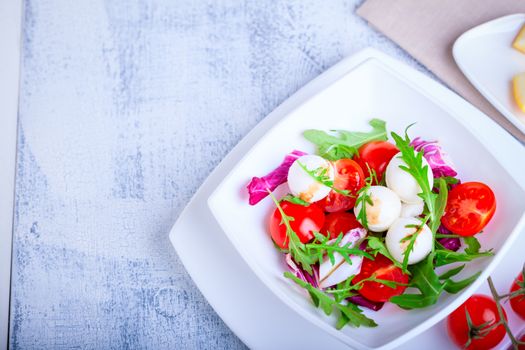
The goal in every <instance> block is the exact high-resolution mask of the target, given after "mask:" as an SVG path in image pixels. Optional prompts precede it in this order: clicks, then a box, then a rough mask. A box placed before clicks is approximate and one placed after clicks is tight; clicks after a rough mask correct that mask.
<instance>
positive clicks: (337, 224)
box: [321, 211, 362, 238]
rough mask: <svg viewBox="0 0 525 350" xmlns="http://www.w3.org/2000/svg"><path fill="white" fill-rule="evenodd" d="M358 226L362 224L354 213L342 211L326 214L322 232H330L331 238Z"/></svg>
mask: <svg viewBox="0 0 525 350" xmlns="http://www.w3.org/2000/svg"><path fill="white" fill-rule="evenodd" d="M358 227H362V226H361V224H360V223H359V221H357V219H356V218H355V215H354V214H351V213H347V212H345V211H341V212H337V213H329V214H328V215H326V220H325V222H324V226H323V228H322V229H321V232H322V233H323V234H325V235H326V234H328V233H329V234H330V238H337V236H339V234H341V233H343V234H345V233H347V232H348V231H350V230H352V229H354V228H358Z"/></svg>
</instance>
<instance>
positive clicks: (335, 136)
mask: <svg viewBox="0 0 525 350" xmlns="http://www.w3.org/2000/svg"><path fill="white" fill-rule="evenodd" d="M369 124H370V126H371V130H370V131H369V132H352V131H344V130H337V131H331V132H326V131H322V130H306V131H305V132H304V134H303V136H304V137H305V138H306V139H307V140H308V141H310V142H311V143H313V144H314V145H315V146H316V148H317V152H316V153H315V154H307V153H306V152H302V151H299V150H294V151H292V152H291V153H289V154H287V155H286V156H285V157H284V160H283V161H282V162H281V164H280V165H279V166H278V167H277V168H275V169H274V170H272V171H269V173H268V174H266V175H264V176H261V177H253V178H252V180H251V181H250V182H249V184H248V186H247V189H248V193H249V203H250V204H251V205H257V203H259V202H260V201H262V200H271V201H273V203H274V209H273V210H272V211H271V212H270V215H269V217H268V218H267V220H268V229H267V231H268V237H269V239H272V240H273V243H274V245H275V248H276V249H278V250H279V251H280V252H282V259H283V260H284V261H285V262H286V266H287V268H288V271H283V276H284V277H285V278H287V279H290V280H292V281H293V282H294V283H295V284H296V285H297V286H298V287H300V288H301V289H304V291H305V293H304V294H305V297H308V296H309V297H310V299H311V301H312V304H313V305H314V306H315V307H318V308H320V309H322V311H323V312H324V313H325V314H327V315H330V314H332V313H335V314H336V315H337V324H336V328H337V329H341V328H343V327H344V326H346V325H350V326H353V327H360V326H364V327H375V326H377V323H376V321H375V320H374V319H373V317H370V314H368V315H365V313H363V308H367V309H371V310H374V311H377V310H380V309H381V308H382V307H383V305H384V304H385V303H391V304H394V305H397V307H399V308H402V309H406V310H410V309H418V308H425V307H428V306H431V305H434V304H436V303H437V301H438V300H439V298H440V296H441V295H442V294H443V293H451V294H455V293H458V292H459V291H461V290H463V289H464V288H466V287H467V286H468V285H470V284H471V283H472V282H473V281H474V280H475V279H476V278H477V277H478V276H479V274H480V272H477V273H474V274H471V275H470V276H468V277H463V278H461V279H459V278H457V275H458V274H459V273H460V272H461V271H462V270H463V269H464V268H465V266H466V264H468V263H469V262H470V261H472V260H474V259H479V258H484V257H487V256H491V255H493V253H492V251H491V249H487V248H486V247H484V249H483V250H482V248H481V244H480V243H479V241H478V239H477V237H476V236H477V235H479V234H482V232H483V228H484V227H485V226H486V225H487V224H488V222H489V221H490V220H491V218H492V217H493V215H494V213H495V210H496V197H495V195H494V193H493V191H492V190H491V188H490V187H489V186H487V185H486V184H484V183H482V182H478V181H476V179H464V178H462V177H461V174H458V173H457V171H456V170H455V167H454V164H453V163H452V161H451V159H449V157H448V156H447V154H446V152H445V150H444V149H443V148H442V147H441V145H440V144H439V143H438V142H435V141H427V140H423V139H421V138H420V137H415V138H411V137H410V136H409V132H410V126H408V127H407V128H406V130H405V131H404V132H403V133H402V134H401V135H400V134H398V133H395V132H391V133H390V136H391V139H390V140H389V137H388V136H389V133H388V131H387V127H386V123H385V122H384V121H382V120H379V119H372V120H370V122H369ZM269 170H270V169H269ZM281 186H286V187H287V188H286V189H285V192H286V194H285V195H284V196H281V197H280V198H278V197H277V195H276V193H275V192H274V191H275V190H276V189H277V188H278V187H281ZM281 192H282V191H281ZM450 264H453V265H452V267H449V266H448V265H450Z"/></svg>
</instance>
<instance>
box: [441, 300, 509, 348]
mask: <svg viewBox="0 0 525 350" xmlns="http://www.w3.org/2000/svg"><path fill="white" fill-rule="evenodd" d="M467 311H468V314H469V316H470V319H471V320H472V326H473V327H472V328H471V329H470V330H469V325H468V322H467ZM503 314H504V315H505V319H507V314H506V313H505V310H503ZM499 321H500V317H499V314H498V308H497V306H496V302H495V301H494V300H493V299H492V298H489V297H488V296H486V295H481V294H475V295H473V296H471V297H470V298H468V299H467V301H465V302H464V303H463V304H462V305H461V306H460V307H458V308H457V309H456V310H454V311H453V312H452V313H451V314H450V315H449V316H448V318H447V330H448V334H449V336H450V338H451V339H452V341H453V342H454V343H455V344H456V345H457V346H458V347H459V348H460V349H467V350H486V349H491V348H493V347H495V346H496V345H498V344H499V342H501V340H502V339H503V338H504V337H505V334H506V333H505V328H504V327H503V325H501V324H500V325H499V326H496V327H494V328H492V329H489V327H491V326H492V325H493V324H495V323H497V322H499ZM469 336H470V339H471V342H470V344H469V346H468V347H465V345H466V344H467V342H468V340H469Z"/></svg>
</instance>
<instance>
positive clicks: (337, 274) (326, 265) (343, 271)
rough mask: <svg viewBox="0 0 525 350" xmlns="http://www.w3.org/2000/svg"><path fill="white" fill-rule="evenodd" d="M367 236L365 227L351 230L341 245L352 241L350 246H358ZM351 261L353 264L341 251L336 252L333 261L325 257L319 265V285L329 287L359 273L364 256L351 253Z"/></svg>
mask: <svg viewBox="0 0 525 350" xmlns="http://www.w3.org/2000/svg"><path fill="white" fill-rule="evenodd" d="M365 236H366V230H365V229H363V228H356V229H353V230H350V231H348V233H347V234H346V235H345V236H344V237H343V239H342V240H341V242H339V246H340V247H342V246H345V245H347V244H349V243H350V245H349V247H356V246H358V245H359V243H360V242H361V241H362V240H363V238H364V237H365ZM332 241H333V240H332ZM350 261H352V264H349V263H348V262H346V260H345V259H344V257H343V256H342V255H341V254H339V253H334V262H333V263H332V261H330V259H329V258H328V257H325V258H324V259H323V261H322V262H321V263H320V265H319V287H321V288H327V287H330V286H333V285H335V284H337V283H340V282H343V281H344V280H346V279H347V278H349V277H350V276H352V275H357V274H359V272H360V271H361V263H362V262H363V257H361V256H355V255H351V256H350Z"/></svg>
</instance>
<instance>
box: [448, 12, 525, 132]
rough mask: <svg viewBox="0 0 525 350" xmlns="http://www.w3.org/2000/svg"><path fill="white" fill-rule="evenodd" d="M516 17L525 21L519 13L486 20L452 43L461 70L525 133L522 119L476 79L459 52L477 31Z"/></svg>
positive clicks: (486, 97) (455, 59)
mask: <svg viewBox="0 0 525 350" xmlns="http://www.w3.org/2000/svg"><path fill="white" fill-rule="evenodd" d="M515 18H521V19H522V20H523V21H524V22H525V14H522V13H517V14H513V15H507V16H503V17H500V18H496V19H493V20H491V21H488V22H485V23H483V24H480V25H478V26H476V27H473V28H471V29H469V30H467V31H466V32H464V33H463V34H461V35H460V36H459V37H458V38H457V39H456V41H455V42H454V44H453V45H452V56H453V57H454V61H455V62H456V64H457V66H458V67H459V69H460V70H461V72H462V73H463V74H464V75H465V77H466V78H467V79H468V80H469V81H470V83H471V84H472V85H473V86H474V87H475V88H476V89H477V90H478V91H479V92H480V93H481V94H482V95H483V97H484V98H485V99H487V101H489V102H490V104H492V105H493V106H494V107H495V108H496V109H497V110H498V111H499V112H500V113H501V114H503V115H504V116H505V117H506V118H507V120H508V121H510V122H511V123H512V124H513V125H514V126H515V127H516V128H518V129H519V130H520V131H521V132H522V133H524V134H525V123H524V122H522V121H520V119H519V117H517V116H516V115H515V114H514V113H512V112H511V111H510V110H509V109H507V107H505V106H504V105H503V104H502V103H501V102H500V101H499V100H498V99H497V98H496V97H495V96H493V95H492V94H491V93H490V92H489V91H488V90H487V89H486V88H485V87H484V86H483V84H481V83H480V82H479V80H478V79H476V77H475V76H474V75H473V74H472V72H471V71H470V70H469V69H468V67H467V66H466V65H465V64H463V62H462V60H461V55H460V53H459V51H460V50H461V49H460V47H461V45H463V44H464V42H465V41H467V40H468V39H469V38H470V37H472V36H474V35H476V32H478V31H480V30H484V29H486V28H487V27H491V26H494V25H499V24H500V22H505V21H511V20H514V19H515Z"/></svg>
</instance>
